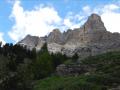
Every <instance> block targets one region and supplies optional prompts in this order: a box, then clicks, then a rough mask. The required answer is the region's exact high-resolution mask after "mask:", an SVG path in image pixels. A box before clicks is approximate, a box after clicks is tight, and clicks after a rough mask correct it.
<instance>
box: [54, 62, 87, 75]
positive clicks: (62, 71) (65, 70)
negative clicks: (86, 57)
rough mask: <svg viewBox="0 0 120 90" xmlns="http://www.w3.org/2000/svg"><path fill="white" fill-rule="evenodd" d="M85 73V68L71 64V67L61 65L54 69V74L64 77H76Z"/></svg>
mask: <svg viewBox="0 0 120 90" xmlns="http://www.w3.org/2000/svg"><path fill="white" fill-rule="evenodd" d="M87 71H88V70H87V67H86V66H82V65H76V64H72V65H65V64H61V65H59V66H58V67H57V68H56V73H57V74H58V75H59V76H66V75H70V76H77V75H79V74H81V73H85V72H87Z"/></svg>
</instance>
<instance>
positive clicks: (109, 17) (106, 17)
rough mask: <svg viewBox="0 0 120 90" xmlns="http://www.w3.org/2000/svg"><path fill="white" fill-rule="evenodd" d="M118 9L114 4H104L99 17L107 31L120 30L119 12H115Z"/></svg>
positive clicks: (119, 8)
mask: <svg viewBox="0 0 120 90" xmlns="http://www.w3.org/2000/svg"><path fill="white" fill-rule="evenodd" d="M116 10H120V6H118V5H115V4H109V5H105V6H104V8H103V11H102V14H101V18H102V20H103V22H104V24H105V26H106V28H107V30H108V31H111V32H120V26H119V21H120V13H118V12H116Z"/></svg>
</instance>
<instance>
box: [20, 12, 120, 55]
mask: <svg viewBox="0 0 120 90" xmlns="http://www.w3.org/2000/svg"><path fill="white" fill-rule="evenodd" d="M45 42H46V43H47V45H48V50H49V51H50V52H53V53H57V52H61V53H63V54H66V55H68V56H72V55H73V54H75V53H78V55H79V56H80V57H86V56H89V55H96V54H100V53H104V52H107V51H112V50H120V34H119V33H111V32H108V31H107V30H106V28H105V26H104V23H103V22H102V20H101V17H100V16H99V15H97V14H92V15H91V16H89V17H88V20H87V22H86V23H85V24H84V25H83V26H81V27H80V28H76V29H74V30H70V29H69V30H67V31H66V32H64V33H61V32H60V30H59V29H54V30H53V31H52V32H51V33H50V34H49V35H48V37H40V38H39V37H35V36H30V35H28V36H26V37H25V38H24V39H23V40H21V41H20V42H19V43H18V44H21V45H25V46H27V47H28V48H30V49H32V48H36V49H37V50H40V48H41V47H42V45H43V44H44V43H45Z"/></svg>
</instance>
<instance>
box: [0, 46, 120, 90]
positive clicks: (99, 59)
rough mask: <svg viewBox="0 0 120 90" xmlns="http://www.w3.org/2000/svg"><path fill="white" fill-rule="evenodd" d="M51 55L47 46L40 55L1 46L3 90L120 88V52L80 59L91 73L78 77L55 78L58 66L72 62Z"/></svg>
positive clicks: (62, 57)
mask: <svg viewBox="0 0 120 90" xmlns="http://www.w3.org/2000/svg"><path fill="white" fill-rule="evenodd" d="M77 58H78V57H77V55H74V56H73V57H72V58H68V57H66V56H65V55H62V54H60V53H58V54H50V53H49V52H48V50H47V46H46V44H45V45H44V46H43V47H42V49H41V51H40V52H37V53H36V50H35V49H33V50H32V51H30V50H28V49H26V48H25V47H21V46H19V45H12V44H6V45H4V46H3V47H0V90H108V89H109V88H113V87H117V86H119V85H120V52H109V53H106V54H101V55H97V56H93V57H88V58H86V59H84V60H81V62H80V64H81V65H87V66H88V67H90V68H92V69H91V71H89V72H86V73H83V74H81V75H79V76H77V77H75V76H64V77H59V76H56V75H55V74H54V73H55V70H56V67H57V66H58V65H59V64H62V63H64V62H66V61H67V60H69V59H72V60H71V62H69V61H68V62H69V63H68V64H70V63H76V61H77V60H76V59H77Z"/></svg>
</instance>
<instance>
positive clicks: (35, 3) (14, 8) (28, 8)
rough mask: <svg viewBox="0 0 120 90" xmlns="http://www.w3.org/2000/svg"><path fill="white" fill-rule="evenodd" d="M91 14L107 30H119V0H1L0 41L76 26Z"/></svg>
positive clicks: (13, 41) (64, 29) (42, 34)
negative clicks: (95, 15)
mask: <svg viewBox="0 0 120 90" xmlns="http://www.w3.org/2000/svg"><path fill="white" fill-rule="evenodd" d="M91 13H97V14H99V15H100V16H101V18H102V20H103V22H104V24H105V26H106V28H107V30H108V31H111V32H120V27H119V22H120V0H0V41H2V42H3V43H5V42H8V43H10V42H12V43H16V42H18V41H19V40H21V39H23V38H24V37H25V36H26V35H27V34H30V35H33V36H44V35H46V34H49V32H51V31H52V30H53V29H54V28H59V29H60V30H61V32H62V31H66V30H67V29H68V28H71V29H74V28H79V27H80V26H81V25H82V24H84V22H85V21H86V20H87V17H88V16H90V14H91Z"/></svg>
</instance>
